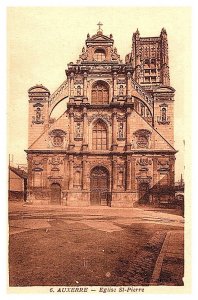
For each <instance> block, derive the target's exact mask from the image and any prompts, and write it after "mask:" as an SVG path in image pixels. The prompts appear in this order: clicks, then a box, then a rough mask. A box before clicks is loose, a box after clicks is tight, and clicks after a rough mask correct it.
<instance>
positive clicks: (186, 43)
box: [7, 6, 191, 294]
mask: <svg viewBox="0 0 198 300" xmlns="http://www.w3.org/2000/svg"><path fill="white" fill-rule="evenodd" d="M190 45H191V8H189V7H132V6H131V7H124V6H123V7H80V6H79V7H66V6H64V7H58V6H57V7H56V6H55V7H47V6H46V7H8V8H7V78H8V79H7V81H8V85H7V89H8V90H7V96H8V219H9V238H8V240H9V243H8V291H9V293H14V292H17V293H28V292H30V291H32V292H36V291H37V292H39V291H40V292H46V293H84V294H85V293H125V294H131V293H135V294H137V293H139V294H142V293H174V292H177V293H185V292H187V291H188V292H189V291H190V284H191V276H190V271H189V270H190V259H189V256H190V246H189V245H190V228H189V224H190V223H189V222H190V218H189V216H190V213H189V209H190V204H189V203H190V201H191V199H190V197H186V192H185V190H186V188H185V187H186V182H187V181H188V180H189V178H188V176H187V175H186V174H188V170H186V162H185V154H186V153H185V140H186V132H187V131H188V126H189V122H188V121H189V120H188V119H187V118H186V115H187V114H186V106H187V103H190V102H191V99H190V94H191V93H190V88H191V65H190V62H189V59H188V56H189V55H190V51H191V46H190ZM189 105H190V104H189ZM186 172H187V173H186ZM186 249H188V250H187V251H186Z"/></svg>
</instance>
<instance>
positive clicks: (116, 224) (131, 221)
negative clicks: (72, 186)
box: [9, 203, 184, 286]
mask: <svg viewBox="0 0 198 300" xmlns="http://www.w3.org/2000/svg"><path fill="white" fill-rule="evenodd" d="M9 225H10V230H9V234H10V240H9V273H10V286H32V285H50V286H51V285H64V286H66V285H101V286H102V285H183V281H182V277H183V269H184V259H183V252H184V246H183V245H184V241H183V227H184V219H183V217H182V216H179V215H174V214H168V213H161V212H159V211H151V210H147V209H145V208H144V209H143V208H131V209H128V208H127V209H118V208H109V207H87V208H69V207H60V206H33V205H22V203H11V204H10V208H9Z"/></svg>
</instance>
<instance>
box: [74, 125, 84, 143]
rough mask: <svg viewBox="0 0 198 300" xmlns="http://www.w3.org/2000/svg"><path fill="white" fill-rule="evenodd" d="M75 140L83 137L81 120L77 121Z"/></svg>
mask: <svg viewBox="0 0 198 300" xmlns="http://www.w3.org/2000/svg"><path fill="white" fill-rule="evenodd" d="M74 139H75V140H78V139H82V123H81V122H77V123H76V124H75V136H74Z"/></svg>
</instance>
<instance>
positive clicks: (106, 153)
mask: <svg viewBox="0 0 198 300" xmlns="http://www.w3.org/2000/svg"><path fill="white" fill-rule="evenodd" d="M98 26H99V28H98V30H97V32H96V34H94V35H92V36H91V35H90V34H87V39H86V40H85V45H84V46H83V45H82V46H83V48H82V53H81V54H80V55H79V58H78V59H77V61H76V62H75V63H73V62H70V63H69V64H68V67H67V69H66V71H65V72H66V79H65V81H64V82H63V83H61V85H60V87H59V88H58V89H57V90H56V91H55V92H54V93H50V91H49V90H48V89H47V88H46V87H44V86H43V85H36V86H33V87H31V88H30V89H29V90H28V97H29V141H28V142H29V143H28V150H26V153H27V160H28V201H31V202H33V203H39V204H41V203H43V204H59V205H66V206H90V205H95V206H96V205H98V206H99V205H102V206H111V207H133V206H134V205H137V204H149V203H157V202H159V201H164V200H167V199H168V201H169V200H170V201H171V199H172V198H173V192H172V187H173V185H174V170H175V167H174V165H175V154H176V150H175V149H174V92H175V90H174V88H173V87H171V85H170V78H169V56H168V40H167V33H166V30H165V29H164V28H163V29H162V30H161V33H160V35H159V36H156V37H141V36H140V33H139V31H138V30H137V31H136V32H135V33H133V36H132V50H131V52H130V53H129V54H127V55H126V56H125V61H124V62H123V61H122V60H121V58H120V55H119V53H118V50H117V48H116V47H115V46H114V40H113V36H112V34H110V35H108V36H107V35H104V34H103V30H102V28H101V26H102V24H101V23H99V24H98ZM61 101H65V102H66V103H67V104H66V107H65V112H64V113H63V114H62V115H61V116H60V117H59V118H58V119H56V120H54V119H53V118H52V117H51V115H52V112H53V110H54V108H55V107H56V106H57V105H58V104H59V103H60V102H61Z"/></svg>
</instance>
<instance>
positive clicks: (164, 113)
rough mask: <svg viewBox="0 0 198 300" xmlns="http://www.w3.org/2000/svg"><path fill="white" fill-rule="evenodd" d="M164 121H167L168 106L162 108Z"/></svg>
mask: <svg viewBox="0 0 198 300" xmlns="http://www.w3.org/2000/svg"><path fill="white" fill-rule="evenodd" d="M162 122H166V108H165V107H163V108H162Z"/></svg>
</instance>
